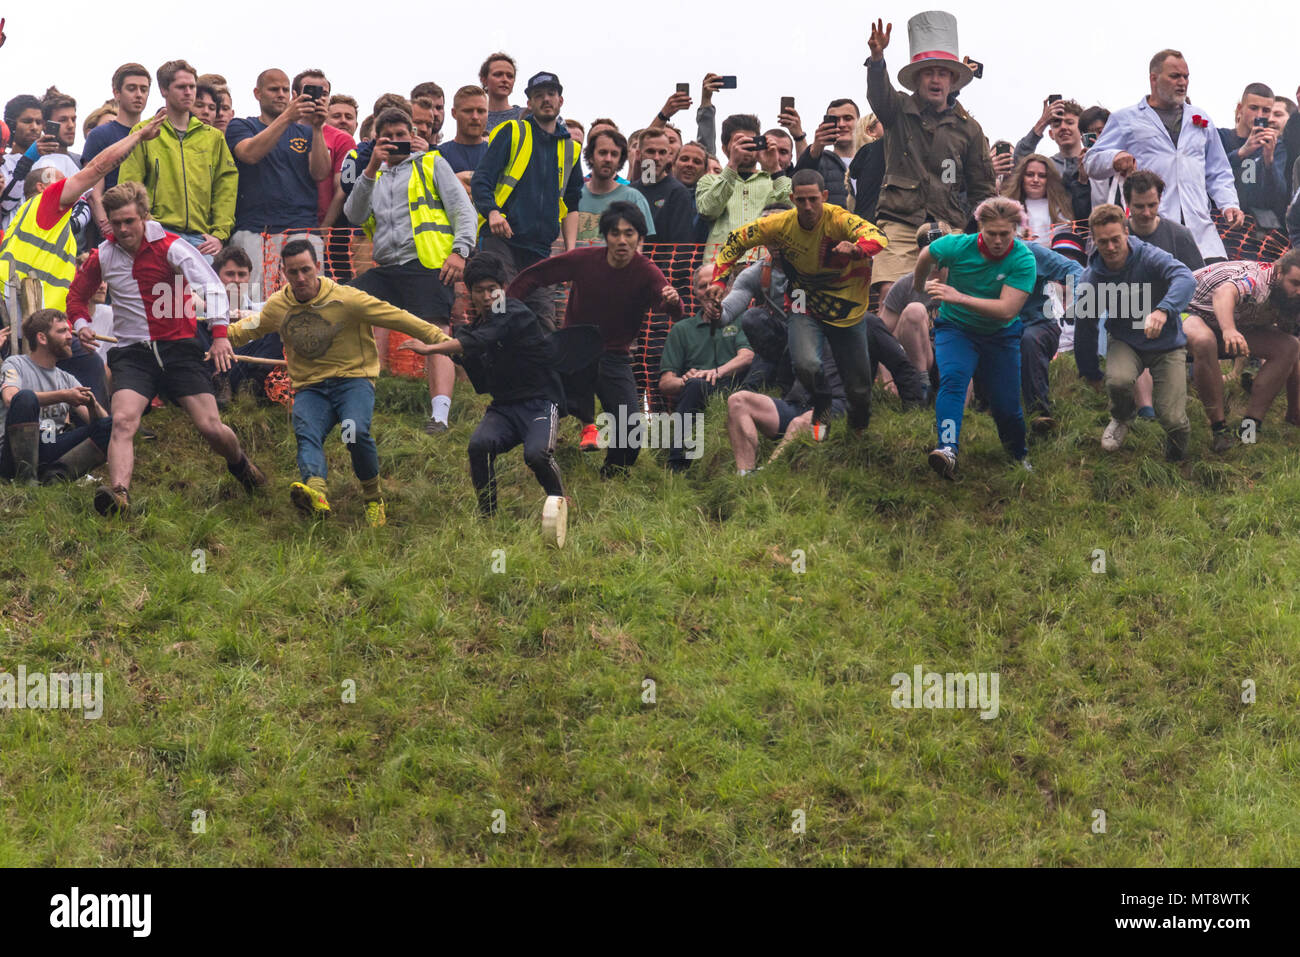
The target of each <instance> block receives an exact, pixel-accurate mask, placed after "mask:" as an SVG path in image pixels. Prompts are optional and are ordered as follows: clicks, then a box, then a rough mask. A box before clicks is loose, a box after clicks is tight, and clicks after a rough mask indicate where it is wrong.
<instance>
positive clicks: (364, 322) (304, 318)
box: [229, 239, 447, 528]
mask: <svg viewBox="0 0 1300 957" xmlns="http://www.w3.org/2000/svg"><path fill="white" fill-rule="evenodd" d="M280 270H281V272H283V274H284V278H285V279H286V280H287V284H286V285H285V286H283V287H282V288H281V289H280V290H279V292H277V293H276V294H275V295H273V296H272V297H271V298H270V299H268V300H267V301H266V305H265V306H264V307H263V308H262V311H261V312H259V313H257V314H256V315H254V316H249V317H248V318H246V319H241V320H240V321H239V322H236V323H234V324H232V325H231V326H230V330H229V335H230V341H231V342H232V343H233V344H235V345H243V344H244V343H246V342H251V341H252V340H254V339H257V338H260V337H261V336H264V335H266V334H267V333H270V332H278V333H279V334H280V338H281V339H282V340H283V341H284V357H285V359H286V360H287V361H288V366H289V378H290V379H291V380H292V381H293V387H294V390H295V395H294V402H293V433H294V437H295V438H297V440H298V471H299V473H301V475H302V481H300V482H294V483H293V484H292V485H291V486H290V487H289V498H290V500H291V501H292V502H293V503H294V505H296V506H298V507H299V508H300V509H302V510H303V511H304V512H307V513H308V514H310V515H313V516H315V517H318V518H324V517H325V516H327V515H329V512H330V504H329V500H328V499H327V498H326V492H327V491H328V490H329V488H328V485H327V484H326V481H325V479H326V475H327V467H326V464H325V449H324V442H325V436H327V435H329V433H330V431H331V430H332V429H333V428H334V426H335V424H336V423H337V424H338V425H339V427H340V432H341V435H342V438H343V444H344V445H346V446H347V447H348V452H349V453H351V455H352V470H353V471H354V472H355V473H356V476H357V478H358V479H360V480H361V489H362V492H363V494H364V495H365V501H366V521H367V522H368V523H369V524H370V525H371V526H373V527H376V528H377V527H379V526H381V525H384V524H386V523H387V515H386V511H385V508H384V500H383V497H382V495H381V494H380V488H379V451H378V449H376V447H375V440H374V438H373V437H372V436H371V434H370V420H371V417H372V416H373V415H374V411H375V379H376V378H377V377H378V376H379V352H378V350H377V349H376V347H375V334H374V331H373V330H372V329H371V326H382V327H383V328H385V329H396V330H397V331H399V332H404V333H406V335H408V336H413V337H415V338H417V339H420V340H421V341H423V342H443V341H445V340H446V339H447V337H446V336H445V335H444V334H443V333H442V332H441V331H440V330H439V329H438V327H437V326H435V325H432V324H430V323H427V322H425V321H424V320H423V319H417V318H416V317H415V316H413V315H411V314H410V313H409V312H405V311H403V310H401V309H398V308H397V307H396V306H391V305H389V304H388V303H386V302H384V301H383V300H381V299H376V298H375V297H374V296H372V295H370V294H369V293H365V292H362V291H361V290H360V289H356V288H354V287H352V286H341V285H339V284H338V283H336V282H334V280H332V279H326V278H323V277H322V276H321V275H320V273H319V271H318V263H317V260H316V249H315V247H314V246H312V244H311V243H310V242H308V241H307V240H305V239H295V240H291V241H290V242H287V243H285V244H284V250H283V251H282V253H281V257H280Z"/></svg>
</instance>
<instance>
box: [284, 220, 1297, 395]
mask: <svg viewBox="0 0 1300 957" xmlns="http://www.w3.org/2000/svg"><path fill="white" fill-rule="evenodd" d="M1214 222H1215V226H1216V228H1217V229H1218V230H1219V235H1220V236H1222V237H1223V243H1224V247H1225V248H1226V250H1227V254H1228V258H1229V259H1258V260H1263V261H1266V262H1272V261H1274V260H1276V259H1277V258H1278V257H1280V256H1281V255H1282V254H1283V253H1284V252H1286V251H1287V250H1288V249H1290V244H1289V243H1288V242H1287V238H1286V234H1285V233H1284V232H1281V231H1280V230H1274V229H1263V228H1261V227H1260V226H1258V225H1257V224H1256V223H1255V221H1254V220H1253V219H1252V218H1251V217H1249V216H1247V217H1246V222H1245V223H1244V224H1243V225H1242V226H1238V227H1236V228H1235V229H1228V228H1227V227H1226V226H1225V224H1224V222H1223V217H1222V214H1220V213H1215V214H1214ZM1069 225H1070V226H1071V227H1072V228H1073V229H1074V231H1075V232H1077V233H1079V234H1080V235H1081V236H1083V237H1084V238H1085V239H1087V237H1088V222H1087V220H1079V221H1077V222H1074V223H1071V224H1069ZM305 233H314V234H316V235H319V236H320V237H321V238H322V240H323V242H324V248H325V262H324V266H325V273H326V275H328V276H330V277H331V278H333V279H334V280H336V281H338V282H347V281H348V280H350V279H351V278H352V277H353V276H356V275H358V274H360V273H362V272H365V271H366V270H367V269H369V268H370V266H371V265H373V262H372V260H371V258H370V248H371V247H370V241H369V240H368V239H366V238H365V236H364V235H363V234H362V233H361V231H360V230H356V229H350V228H335V229H315V230H301V229H300V230H294V231H293V232H292V233H283V234H269V233H268V234H264V235H263V249H264V254H263V260H262V261H263V264H264V275H263V277H262V281H263V283H264V286H263V289H264V290H265V294H266V295H267V296H269V295H270V294H271V293H272V292H274V291H275V290H276V289H278V288H279V287H280V286H281V285H282V284H283V282H284V280H283V278H282V277H281V275H280V269H279V255H278V253H279V248H280V246H281V245H282V244H283V242H284V240H285V238H286V237H287V236H289V235H294V236H302V235H303V234H305ZM579 245H593V243H580V244H579ZM704 248H705V247H704V245H703V244H698V245H697V244H694V243H680V244H672V243H645V244H643V245H642V247H641V251H642V252H643V253H645V255H646V256H648V257H649V258H650V260H651V261H652V262H654V264H655V265H656V266H658V267H659V268H660V269H661V270H662V271H663V274H664V275H665V276H666V277H667V278H668V282H669V283H670V284H672V286H673V287H674V288H675V289H676V290H677V292H678V293H679V294H680V295H681V297H682V308H683V310H684V314H685V315H687V316H690V315H693V314H695V312H697V311H698V309H699V304H698V303H697V302H696V301H695V293H694V290H693V288H692V287H693V283H692V282H691V277H692V276H693V274H694V272H695V269H696V268H697V267H698V266H700V265H701V264H703V262H704ZM562 249H563V247H562V245H561V244H560V243H558V242H557V243H556V246H555V251H556V252H559V251H561V250H562ZM456 293H457V294H456V301H455V305H454V306H453V308H452V322H453V323H455V322H461V321H464V319H465V309H466V305H467V303H468V296H467V295H466V293H465V287H464V286H463V285H462V284H460V283H457V287H456ZM555 297H556V315H557V317H562V316H563V315H564V307H565V303H566V302H567V300H568V289H567V287H564V286H557V287H556V293H555ZM875 300H876V297H875V294H874V293H873V294H872V298H871V302H870V303H869V307H870V308H871V309H872V310H873V311H876V305H877V304H876V301H875ZM671 325H672V323H671V321H670V320H669V318H668V316H667V315H666V314H664V313H661V312H652V313H651V314H650V319H649V322H648V323H647V325H646V332H645V335H643V336H642V337H641V339H640V340H639V341H638V342H637V343H636V344H635V345H634V346H633V355H634V357H635V360H636V361H635V363H634V368H635V371H636V378H637V387H638V389H639V390H640V392H641V394H642V395H643V396H645V397H646V400H647V402H648V404H649V407H650V409H651V410H652V411H658V410H661V409H663V408H664V407H665V403H664V400H663V397H662V396H660V395H659V390H658V388H657V386H658V382H659V357H660V355H661V354H662V353H663V348H664V340H665V339H667V337H668V329H669V327H670V326H671ZM403 338H405V337H403V336H401V335H400V334H390V335H389V346H388V357H387V358H388V367H389V369H390V371H392V372H394V373H396V374H399V375H406V376H410V377H412V378H422V377H423V376H424V359H423V357H421V356H419V355H417V354H415V353H412V352H409V351H402V352H399V351H398V350H397V347H398V345H400V343H401V341H402V339H403Z"/></svg>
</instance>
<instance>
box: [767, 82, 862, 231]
mask: <svg viewBox="0 0 1300 957" xmlns="http://www.w3.org/2000/svg"><path fill="white" fill-rule="evenodd" d="M787 99H793V98H789V97H788V98H787ZM781 117H782V120H790V121H792V122H791V123H789V124H787V123H785V122H783V123H782V125H783V126H786V127H787V128H788V129H789V130H790V135H791V136H794V137H796V139H797V138H798V135H799V134H802V133H803V128H802V126H801V125H800V123H799V114H798V113H796V112H795V109H794V104H793V103H791V104H790V108H789V109H788V110H782V113H781ZM857 122H858V105H857V104H856V103H854V102H853V101H852V100H850V99H848V98H847V97H841V98H840V99H837V100H831V102H830V105H829V106H828V107H826V112H825V114H823V116H822V121H821V123H819V124H818V126H817V130H816V131H815V132H814V133H813V137H812V141H811V142H810V143H809V144H808V145H807V147H804V146H803V144H802V143H800V144H799V146H800V147H801V148H802V150H803V151H802V152H801V153H800V154H799V161H798V162H797V163H795V166H794V168H795V170H801V169H815V170H816V171H817V172H819V173H821V174H822V180H823V181H825V183H826V190H827V192H828V193H829V194H830V200H829V202H831V203H834V204H835V205H836V206H843V207H844V208H845V209H847V210H850V211H851V210H853V209H854V205H853V204H854V193H853V182H852V180H850V179H849V163H851V162H852V161H853V128H854V127H855V126H856V125H857Z"/></svg>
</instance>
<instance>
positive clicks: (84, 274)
mask: <svg viewBox="0 0 1300 957" xmlns="http://www.w3.org/2000/svg"><path fill="white" fill-rule="evenodd" d="M146 128H147V127H146ZM156 129H157V128H156V127H154V130H155V132H156ZM135 135H136V134H134V133H133V134H132V136H135ZM129 141H130V138H129V137H128V139H126V140H123V141H122V143H119V144H116V145H115V146H114V147H110V150H111V149H116V148H117V146H121V145H122V144H125V143H128V142H129ZM106 155H108V154H107V152H106V153H104V154H101V155H100V157H98V158H97V159H96V162H98V161H99V159H103V157H104V156H106ZM104 211H105V212H106V213H107V215H108V222H109V225H110V226H111V227H112V230H113V234H112V237H111V238H109V239H107V240H105V241H104V242H102V243H100V244H99V246H98V248H96V249H95V250H94V251H93V252H91V254H90V256H89V258H87V260H86V261H85V262H84V263H82V265H81V268H80V269H78V270H77V277H76V279H74V280H73V282H72V289H71V290H70V291H69V293H68V316H69V318H71V319H72V320H73V321H74V327H75V328H76V330H77V335H78V336H79V337H80V338H81V343H82V345H84V346H86V347H87V348H95V334H94V331H93V330H92V328H91V325H90V311H89V308H88V306H89V303H90V301H91V299H92V297H93V296H94V295H95V293H96V292H97V291H98V290H99V284H100V282H104V283H106V284H107V285H108V292H109V295H110V296H112V297H113V334H114V336H115V337H116V339H117V344H116V345H115V346H114V347H113V348H112V349H110V350H109V352H108V368H109V371H110V372H111V373H112V380H113V437H112V439H111V441H110V442H109V446H108V482H107V483H106V484H104V485H101V486H100V487H99V488H98V489H96V490H95V508H96V510H97V511H98V512H99V513H100V514H101V515H118V514H122V513H124V512H126V511H128V510H129V509H130V507H131V502H130V497H129V495H128V488H129V487H130V485H131V473H132V471H133V469H134V466H135V450H134V448H133V445H132V443H133V441H134V439H135V433H136V432H137V431H138V430H139V428H140V417H141V416H142V415H143V414H144V411H145V409H147V408H148V407H149V403H150V402H152V401H153V398H154V396H156V395H158V394H160V393H162V394H165V395H167V396H168V397H170V398H171V399H173V400H174V401H175V402H176V403H177V404H178V405H180V407H181V408H182V409H184V410H185V412H186V413H187V414H188V415H189V417H190V419H191V420H193V422H194V425H195V427H196V428H197V429H198V430H199V434H200V435H202V436H203V438H204V439H206V440H207V443H208V445H209V446H211V448H212V450H213V451H214V452H216V453H217V454H219V455H220V456H221V457H222V458H224V459H225V460H226V467H227V468H228V469H229V470H230V474H232V475H234V476H235V478H237V479H238V480H239V482H240V484H241V485H243V486H244V489H245V490H246V491H248V492H249V493H250V494H251V493H252V492H254V491H255V490H256V489H257V488H259V487H260V486H263V485H265V484H266V476H265V475H263V474H262V473H261V471H260V470H259V469H258V468H257V466H255V465H254V464H253V463H252V462H251V461H249V458H248V456H247V455H245V454H244V449H243V446H241V445H240V443H239V439H238V438H237V437H236V436H235V433H234V432H232V431H231V430H230V427H229V426H227V425H226V424H225V423H224V422H222V421H221V415H220V413H219V412H218V411H217V401H216V398H215V397H214V396H213V391H212V376H211V373H210V372H209V370H208V368H207V366H206V365H205V364H204V355H203V347H202V346H201V345H200V344H199V342H198V340H197V339H196V338H195V333H196V330H197V320H196V318H195V310H194V301H193V299H194V297H195V296H198V297H200V298H202V299H203V300H204V302H205V303H206V307H205V312H206V314H207V317H208V322H209V324H210V326H211V332H212V336H213V343H212V351H211V354H212V360H213V363H214V364H215V366H216V369H217V371H218V372H227V371H229V369H230V362H231V356H232V350H231V348H230V342H229V340H228V339H227V338H226V326H227V324H228V322H229V317H228V314H227V313H228V308H229V305H228V303H229V300H228V299H227V298H226V291H225V289H224V288H223V287H222V285H221V281H220V280H219V279H218V278H217V275H216V273H214V272H213V271H212V267H211V266H209V265H208V264H207V262H205V261H204V259H203V256H202V255H200V253H199V252H198V250H196V249H195V248H194V247H193V246H191V245H190V244H189V243H187V242H185V241H184V240H183V239H181V238H180V237H179V236H177V235H176V234H175V233H169V232H167V231H166V230H165V229H163V228H162V226H160V225H159V224H158V223H157V222H155V221H154V220H152V219H150V218H149V194H148V193H147V192H146V191H145V188H144V187H143V186H142V185H140V184H139V183H130V182H123V183H118V184H117V185H116V186H114V187H113V188H112V189H110V190H109V191H108V192H106V193H105V194H104Z"/></svg>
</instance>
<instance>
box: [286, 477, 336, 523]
mask: <svg viewBox="0 0 1300 957" xmlns="http://www.w3.org/2000/svg"><path fill="white" fill-rule="evenodd" d="M289 501H291V502H293V504H294V505H296V506H298V507H299V508H300V509H302V510H303V511H304V512H306V513H307V514H308V515H310V516H312V517H313V518H327V517H328V516H329V513H330V503H329V501H328V500H327V499H326V498H325V495H324V493H323V492H318V491H316V490H315V489H314V488H312V487H311V486H310V485H307V484H305V483H303V482H294V483H293V484H292V485H290V486H289Z"/></svg>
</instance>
